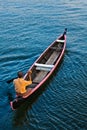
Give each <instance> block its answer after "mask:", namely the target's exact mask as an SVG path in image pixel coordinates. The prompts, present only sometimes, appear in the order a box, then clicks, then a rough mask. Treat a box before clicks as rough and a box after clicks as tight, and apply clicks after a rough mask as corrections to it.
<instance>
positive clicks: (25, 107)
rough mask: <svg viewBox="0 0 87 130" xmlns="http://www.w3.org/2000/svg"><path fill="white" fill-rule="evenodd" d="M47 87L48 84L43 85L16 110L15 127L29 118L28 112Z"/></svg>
mask: <svg viewBox="0 0 87 130" xmlns="http://www.w3.org/2000/svg"><path fill="white" fill-rule="evenodd" d="M46 88H47V85H43V86H42V87H41V88H40V89H39V90H37V91H36V92H35V93H34V94H33V95H32V96H31V97H29V98H28V99H27V100H26V101H25V102H24V103H23V104H22V105H21V106H20V107H19V108H18V109H17V110H15V114H14V117H13V125H14V126H15V127H16V126H20V125H21V124H22V123H23V122H25V120H26V118H27V113H28V112H29V111H30V110H31V109H32V106H33V104H34V103H35V102H36V101H37V99H38V98H39V97H40V95H42V93H43V92H44V91H45V89H46ZM28 120H29V118H28ZM28 123H29V121H28Z"/></svg>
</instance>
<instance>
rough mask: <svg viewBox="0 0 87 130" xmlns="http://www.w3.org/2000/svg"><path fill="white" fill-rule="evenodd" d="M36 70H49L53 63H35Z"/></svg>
mask: <svg viewBox="0 0 87 130" xmlns="http://www.w3.org/2000/svg"><path fill="white" fill-rule="evenodd" d="M35 66H36V70H44V71H50V70H51V69H52V68H53V67H54V65H47V64H39V63H35Z"/></svg>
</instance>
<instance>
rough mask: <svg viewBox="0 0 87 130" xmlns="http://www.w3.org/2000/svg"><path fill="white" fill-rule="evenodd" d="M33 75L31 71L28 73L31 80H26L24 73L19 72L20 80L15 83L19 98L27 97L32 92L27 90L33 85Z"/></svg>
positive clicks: (15, 80)
mask: <svg viewBox="0 0 87 130" xmlns="http://www.w3.org/2000/svg"><path fill="white" fill-rule="evenodd" d="M31 73H32V72H31V71H29V72H28V78H29V80H25V79H24V78H23V73H22V72H21V71H20V72H18V78H17V79H14V81H13V84H14V87H15V91H16V94H17V96H25V95H27V94H28V93H29V92H30V91H31V88H28V89H26V87H27V86H29V85H31V84H32V79H31Z"/></svg>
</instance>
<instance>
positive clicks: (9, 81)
mask: <svg viewBox="0 0 87 130" xmlns="http://www.w3.org/2000/svg"><path fill="white" fill-rule="evenodd" d="M16 78H17V77H15V78H12V79H10V80H8V81H6V82H7V83H8V84H9V83H11V82H12V81H13V80H14V79H16Z"/></svg>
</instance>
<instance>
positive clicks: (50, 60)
mask: <svg viewBox="0 0 87 130" xmlns="http://www.w3.org/2000/svg"><path fill="white" fill-rule="evenodd" d="M66 32H67V29H65V31H64V33H63V34H62V35H60V36H59V37H58V38H57V39H56V40H55V41H54V42H53V43H52V44H51V45H50V46H49V47H48V48H47V49H46V50H45V51H44V52H43V53H42V54H41V56H40V57H39V58H38V59H37V60H36V61H35V62H34V63H33V65H32V66H31V67H30V68H29V70H28V71H30V70H31V71H32V85H30V86H29V87H30V88H32V90H31V91H30V92H29V93H28V94H27V95H25V96H23V97H20V98H19V97H16V98H15V99H14V100H13V101H11V102H10V105H11V108H12V109H13V110H14V109H17V108H18V107H19V106H20V105H21V104H22V103H23V102H24V101H26V99H27V98H29V97H30V96H31V95H32V94H34V93H35V92H36V91H37V90H38V89H39V88H40V87H41V86H42V85H43V84H44V83H45V82H46V81H47V80H48V79H49V77H50V76H51V75H52V74H53V72H54V71H55V69H56V68H57V67H58V65H59V63H60V61H61V59H62V57H63V55H64V52H65V48H66ZM24 79H26V80H28V75H27V73H26V74H25V76H24ZM27 89H28V88H27Z"/></svg>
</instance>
